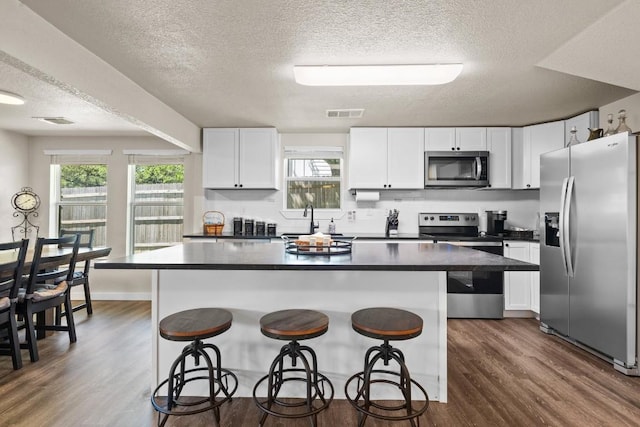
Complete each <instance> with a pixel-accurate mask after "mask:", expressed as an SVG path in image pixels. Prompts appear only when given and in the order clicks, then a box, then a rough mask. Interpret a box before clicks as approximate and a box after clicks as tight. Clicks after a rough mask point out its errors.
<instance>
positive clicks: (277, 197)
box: [194, 189, 540, 233]
mask: <svg viewBox="0 0 640 427" xmlns="http://www.w3.org/2000/svg"><path fill="white" fill-rule="evenodd" d="M282 195H283V192H282V191H271V190H242V191H236V190H205V199H204V201H203V208H204V210H218V211H221V212H222V213H223V214H224V215H225V217H226V221H225V227H224V232H232V231H233V229H232V227H233V224H232V222H233V217H236V216H238V217H243V218H251V219H254V220H256V221H265V222H267V223H269V222H274V223H276V224H277V227H278V228H277V230H278V233H282V232H293V233H297V232H300V233H306V232H308V230H309V218H304V217H303V216H302V211H299V212H292V211H288V212H283V200H282ZM539 197H540V192H539V191H538V190H462V189H457V190H413V191H386V192H384V191H381V192H380V200H379V201H375V202H357V203H356V201H355V196H354V195H352V194H351V192H349V191H345V192H344V193H343V201H342V206H343V209H342V210H341V211H330V212H323V211H321V210H316V211H315V219H316V220H317V221H318V222H319V223H320V228H319V231H321V232H327V231H328V227H329V221H330V220H331V218H333V220H334V222H335V225H336V232H337V233H358V232H360V233H383V232H384V229H385V220H386V217H387V214H388V213H389V210H390V209H398V210H399V211H400V215H399V227H398V232H399V233H417V232H418V213H420V212H475V213H480V212H482V211H485V210H506V211H507V212H508V214H507V221H506V224H505V227H522V228H529V229H532V228H534V227H535V225H536V219H537V217H536V213H537V212H538V203H539ZM354 213H355V214H354ZM354 218H355V219H354ZM197 225H198V224H196V226H197ZM194 231H196V232H198V231H201V230H200V229H196V230H194Z"/></svg>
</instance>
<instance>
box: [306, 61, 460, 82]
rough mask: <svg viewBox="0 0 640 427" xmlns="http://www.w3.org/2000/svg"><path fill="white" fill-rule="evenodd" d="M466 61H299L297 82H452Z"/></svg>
mask: <svg viewBox="0 0 640 427" xmlns="http://www.w3.org/2000/svg"><path fill="white" fill-rule="evenodd" d="M461 72H462V64H416V65H296V66H294V67H293V74H294V76H295V79H296V83H298V84H301V85H305V86H396V85H441V84H445V83H449V82H452V81H453V80H455V79H456V77H458V76H459V75H460V73H461Z"/></svg>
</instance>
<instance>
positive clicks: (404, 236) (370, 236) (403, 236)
mask: <svg viewBox="0 0 640 427" xmlns="http://www.w3.org/2000/svg"><path fill="white" fill-rule="evenodd" d="M282 234H286V235H291V236H294V235H301V234H305V233H279V234H278V235H277V236H245V235H239V236H237V235H234V234H232V233H222V234H221V235H214V234H204V233H192V234H185V235H183V236H182V237H183V238H187V239H194V238H195V239H200V238H205V239H206V238H211V239H215V238H218V239H241V240H246V239H248V240H251V239H258V240H268V239H277V238H279V237H280V235H282ZM335 237H336V238H337V239H340V238H344V239H353V238H354V237H357V238H358V239H361V240H393V239H398V240H430V239H428V238H421V237H420V235H419V234H418V233H399V234H398V235H396V236H388V237H387V236H385V234H384V233H344V234H339V235H336V236H335ZM500 237H501V238H502V240H504V241H509V240H519V241H524V242H538V241H539V239H538V238H537V237H532V238H526V237H512V236H500Z"/></svg>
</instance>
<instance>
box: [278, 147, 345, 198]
mask: <svg viewBox="0 0 640 427" xmlns="http://www.w3.org/2000/svg"><path fill="white" fill-rule="evenodd" d="M284 153H285V156H284V170H285V174H284V176H285V178H284V181H285V182H284V184H285V185H284V186H283V187H284V190H285V209H304V208H305V206H307V205H308V204H311V205H313V207H314V209H334V210H339V209H340V206H341V197H342V196H341V194H342V192H341V188H342V175H343V174H342V148H341V147H285V150H284Z"/></svg>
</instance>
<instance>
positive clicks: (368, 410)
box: [345, 340, 429, 427]
mask: <svg viewBox="0 0 640 427" xmlns="http://www.w3.org/2000/svg"><path fill="white" fill-rule="evenodd" d="M380 361H382V362H383V364H384V366H389V363H390V362H391V361H393V362H395V364H397V365H398V371H391V370H387V369H376V364H378V363H379V362H380ZM373 374H385V375H387V376H396V377H397V378H398V379H397V382H396V381H392V380H391V379H380V378H376V379H374V378H372V376H373ZM353 381H355V383H356V386H357V388H356V393H355V395H354V396H353V397H352V396H351V395H350V394H349V385H350V384H351V383H352V382H353ZM375 383H386V384H392V385H395V386H396V387H397V388H398V389H399V390H400V393H401V394H402V397H403V403H402V404H400V405H382V404H380V403H377V402H374V401H372V400H371V386H372V384H375ZM412 386H415V387H416V388H417V389H418V390H420V392H421V393H422V395H423V396H424V398H425V400H426V403H425V405H423V406H422V407H420V408H419V409H414V408H413V406H412V399H413V396H412ZM345 395H346V397H347V400H348V401H349V403H351V405H352V406H353V407H354V408H356V409H357V410H358V426H359V427H363V426H364V425H365V422H366V420H367V417H368V416H372V417H374V418H379V419H383V420H389V421H400V420H408V421H409V422H410V423H411V425H412V426H414V427H415V426H416V420H417V425H419V424H420V420H419V418H418V417H419V416H420V415H421V414H423V413H424V412H425V411H426V410H427V408H428V406H429V396H428V395H427V392H426V391H425V390H424V388H423V387H422V386H421V385H420V384H418V383H417V382H415V381H414V380H412V379H411V376H410V374H409V369H408V368H407V366H406V364H405V359H404V354H403V353H402V351H400V350H399V349H396V348H393V347H392V346H391V345H389V342H388V340H385V341H384V343H383V344H382V345H380V346H374V347H371V348H369V349H368V350H367V352H366V353H365V358H364V370H363V371H362V372H359V373H357V374H355V375H353V376H352V377H351V378H349V379H348V380H347V383H346V385H345ZM360 402H362V403H361V404H360ZM373 408H375V409H379V410H381V411H387V412H393V411H404V412H406V413H405V414H404V415H386V414H382V413H379V412H375V413H374V412H373V411H372V409H373Z"/></svg>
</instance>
